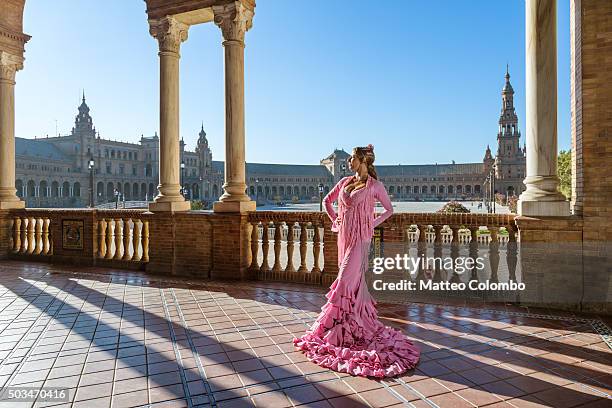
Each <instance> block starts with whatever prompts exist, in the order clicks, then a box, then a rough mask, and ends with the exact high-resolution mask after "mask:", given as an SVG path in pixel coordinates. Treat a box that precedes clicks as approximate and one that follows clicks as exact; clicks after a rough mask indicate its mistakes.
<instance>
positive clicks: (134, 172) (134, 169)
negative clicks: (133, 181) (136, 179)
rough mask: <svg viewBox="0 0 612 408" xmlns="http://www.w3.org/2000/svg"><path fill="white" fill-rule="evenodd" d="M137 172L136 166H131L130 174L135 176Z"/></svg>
mask: <svg viewBox="0 0 612 408" xmlns="http://www.w3.org/2000/svg"><path fill="white" fill-rule="evenodd" d="M136 172H137V169H136V166H132V176H135V175H136Z"/></svg>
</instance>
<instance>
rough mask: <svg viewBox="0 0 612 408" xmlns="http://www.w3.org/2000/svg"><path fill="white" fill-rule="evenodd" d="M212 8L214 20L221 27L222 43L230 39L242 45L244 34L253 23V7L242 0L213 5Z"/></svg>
mask: <svg viewBox="0 0 612 408" xmlns="http://www.w3.org/2000/svg"><path fill="white" fill-rule="evenodd" d="M212 9H213V14H214V22H215V24H216V25H217V26H219V28H220V29H221V33H222V34H223V39H224V40H225V41H224V44H225V42H230V41H231V42H238V43H241V45H243V46H244V34H245V33H246V32H247V31H248V30H249V29H250V28H251V27H252V25H253V15H254V14H255V9H254V8H253V7H252V6H250V5H247V4H245V3H243V2H242V1H234V2H233V3H229V4H224V5H222V6H213V7H212Z"/></svg>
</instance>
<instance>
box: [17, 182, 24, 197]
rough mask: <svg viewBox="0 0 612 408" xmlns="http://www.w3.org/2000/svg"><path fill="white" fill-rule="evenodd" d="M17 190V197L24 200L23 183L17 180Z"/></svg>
mask: <svg viewBox="0 0 612 408" xmlns="http://www.w3.org/2000/svg"><path fill="white" fill-rule="evenodd" d="M15 188H16V189H17V196H18V197H20V198H23V181H21V180H20V179H17V180H15Z"/></svg>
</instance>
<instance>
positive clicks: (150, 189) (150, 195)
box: [149, 183, 155, 201]
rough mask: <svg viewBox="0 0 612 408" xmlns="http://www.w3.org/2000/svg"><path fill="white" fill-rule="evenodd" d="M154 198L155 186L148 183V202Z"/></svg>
mask: <svg viewBox="0 0 612 408" xmlns="http://www.w3.org/2000/svg"><path fill="white" fill-rule="evenodd" d="M154 198H155V184H153V183H149V201H153V199H154Z"/></svg>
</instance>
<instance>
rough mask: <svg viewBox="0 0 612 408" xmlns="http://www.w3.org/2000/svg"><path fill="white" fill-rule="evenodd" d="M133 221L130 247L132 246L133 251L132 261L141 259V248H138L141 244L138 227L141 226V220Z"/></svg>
mask: <svg viewBox="0 0 612 408" xmlns="http://www.w3.org/2000/svg"><path fill="white" fill-rule="evenodd" d="M133 221H134V227H133V228H134V233H133V234H132V248H134V253H133V255H132V260H133V261H140V260H141V259H142V255H141V254H142V252H141V251H142V250H141V248H140V244H141V235H140V229H141V228H142V221H141V220H139V219H135V220H133Z"/></svg>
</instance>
